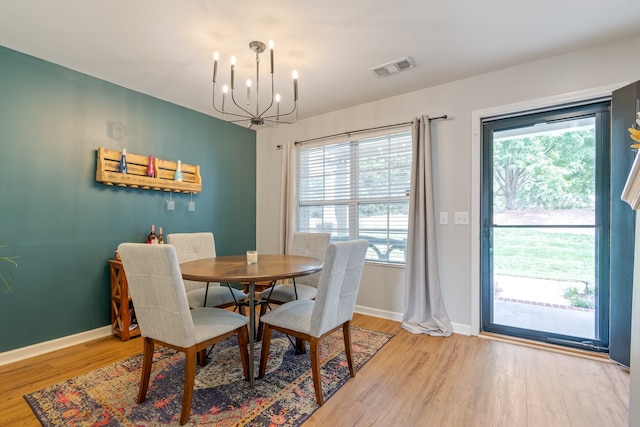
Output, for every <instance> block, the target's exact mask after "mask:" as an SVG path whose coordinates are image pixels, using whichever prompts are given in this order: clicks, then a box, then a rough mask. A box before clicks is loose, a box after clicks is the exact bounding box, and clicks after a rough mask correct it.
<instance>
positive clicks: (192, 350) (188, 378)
mask: <svg viewBox="0 0 640 427" xmlns="http://www.w3.org/2000/svg"><path fill="white" fill-rule="evenodd" d="M196 364H197V360H196V347H195V346H192V347H189V348H187V349H186V351H185V364H184V389H183V391H182V411H181V412H180V425H181V426H183V425H185V424H186V423H187V422H188V421H189V416H190V414H191V399H192V398H193V387H194V385H195V382H196Z"/></svg>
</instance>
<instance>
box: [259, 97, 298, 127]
mask: <svg viewBox="0 0 640 427" xmlns="http://www.w3.org/2000/svg"><path fill="white" fill-rule="evenodd" d="M265 112H266V111H265ZM293 113H296V120H298V101H296V102H295V103H294V104H293V108H292V109H291V111H289V112H288V113H281V114H273V115H271V116H261V117H262V118H263V119H265V120H271V121H274V120H273V118H274V117H284V118H286V117H287V116H290V115H292V114H293ZM263 114H264V113H263ZM283 123H284V122H283Z"/></svg>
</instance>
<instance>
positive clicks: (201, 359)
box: [198, 348, 207, 366]
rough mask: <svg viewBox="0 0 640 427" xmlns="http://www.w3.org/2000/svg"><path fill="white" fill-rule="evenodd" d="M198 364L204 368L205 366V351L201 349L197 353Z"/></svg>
mask: <svg viewBox="0 0 640 427" xmlns="http://www.w3.org/2000/svg"><path fill="white" fill-rule="evenodd" d="M198 364H199V365H200V366H205V365H206V364H207V349H206V348H203V349H202V350H200V351H199V352H198Z"/></svg>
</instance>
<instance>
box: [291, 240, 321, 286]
mask: <svg viewBox="0 0 640 427" xmlns="http://www.w3.org/2000/svg"><path fill="white" fill-rule="evenodd" d="M330 238H331V234H329V233H303V232H297V233H293V237H292V240H291V247H290V248H289V249H288V250H287V253H288V254H289V255H302V256H308V257H312V258H317V259H319V260H322V261H324V257H325V255H326V253H327V247H328V246H329V239H330ZM319 280H320V272H318V273H315V274H311V275H309V276H302V277H298V278H296V283H300V284H303V285H309V286H313V287H314V288H317V287H318V281H319Z"/></svg>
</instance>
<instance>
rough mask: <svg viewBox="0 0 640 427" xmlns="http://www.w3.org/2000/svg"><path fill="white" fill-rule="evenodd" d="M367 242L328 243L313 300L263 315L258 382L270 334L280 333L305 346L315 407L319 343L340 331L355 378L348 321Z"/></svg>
mask: <svg viewBox="0 0 640 427" xmlns="http://www.w3.org/2000/svg"><path fill="white" fill-rule="evenodd" d="M368 246H369V242H368V241H367V240H362V239H361V240H350V241H347V242H339V243H331V244H330V245H329V247H328V249H327V254H326V258H325V261H324V268H323V269H322V271H321V275H320V279H319V281H318V288H317V290H318V292H317V295H316V299H315V300H305V299H299V300H296V301H290V302H287V303H285V304H282V305H280V306H279V307H276V308H274V309H273V310H271V311H269V312H268V313H266V314H264V315H263V317H262V318H261V319H260V320H261V321H262V322H263V324H264V335H263V338H262V351H261V354H260V370H259V373H258V377H259V378H263V377H264V376H265V373H266V368H267V360H268V358H269V346H270V344H271V334H272V330H276V331H280V332H283V333H285V334H287V335H291V336H293V337H295V338H296V339H297V340H302V341H307V342H309V353H310V354H309V356H310V358H311V373H312V376H313V386H314V389H315V393H316V401H317V402H318V405H321V406H322V404H323V403H324V398H323V396H322V380H321V378H320V356H319V352H318V347H319V341H320V339H322V338H323V337H325V336H327V335H329V334H330V333H332V332H333V331H335V330H336V329H339V328H342V334H343V338H344V348H345V353H346V357H347V363H348V365H349V374H350V375H351V376H352V377H355V375H356V373H355V370H354V367H353V358H352V354H351V319H352V318H353V310H354V308H355V304H356V297H357V295H358V289H359V287H360V279H361V277H362V269H363V267H364V258H365V255H366V253H367V248H368Z"/></svg>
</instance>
